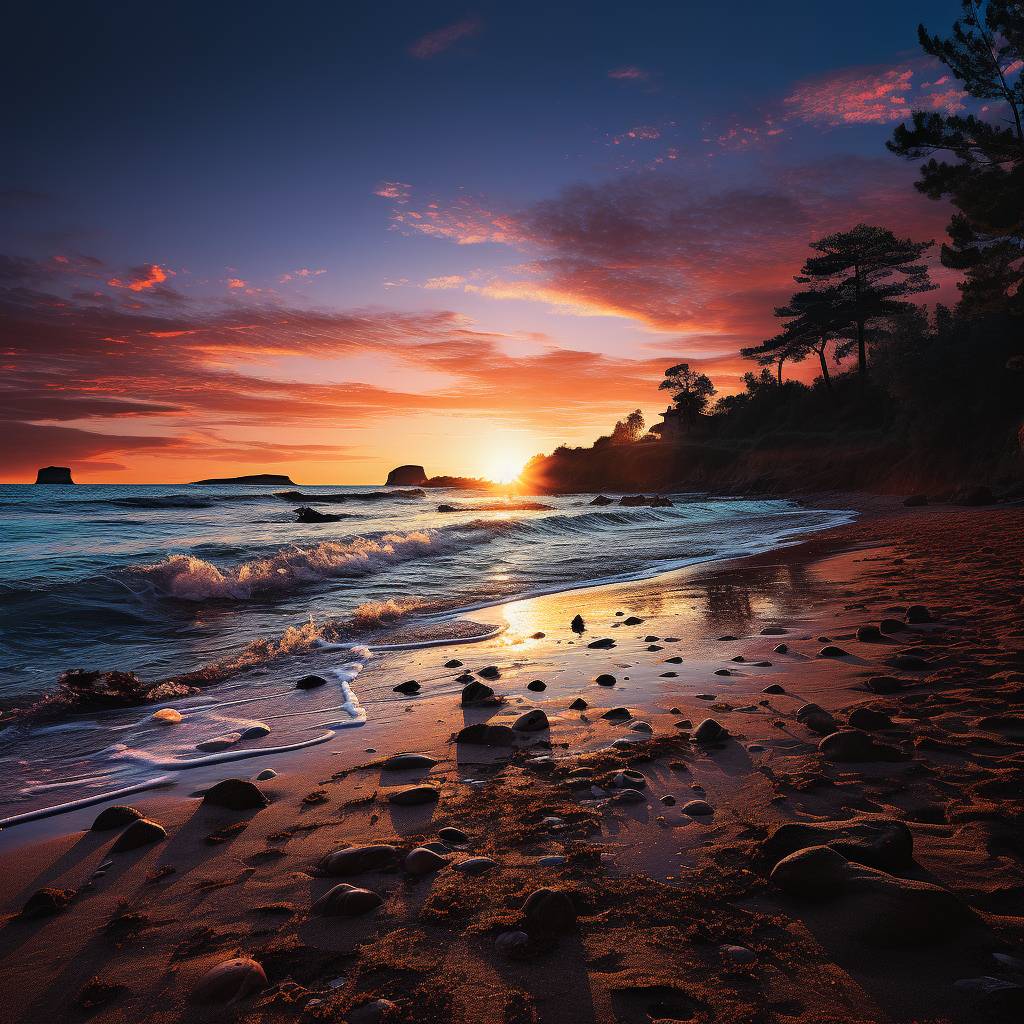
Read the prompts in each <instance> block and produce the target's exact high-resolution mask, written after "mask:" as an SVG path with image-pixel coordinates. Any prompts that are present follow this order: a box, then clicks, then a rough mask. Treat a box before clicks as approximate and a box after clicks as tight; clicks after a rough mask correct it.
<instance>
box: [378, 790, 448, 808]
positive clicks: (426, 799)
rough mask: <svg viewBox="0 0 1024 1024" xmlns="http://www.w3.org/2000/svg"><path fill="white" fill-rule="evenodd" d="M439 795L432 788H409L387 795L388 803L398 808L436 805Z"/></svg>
mask: <svg viewBox="0 0 1024 1024" xmlns="http://www.w3.org/2000/svg"><path fill="white" fill-rule="evenodd" d="M440 796H441V794H440V793H439V792H438V791H437V790H436V789H435V788H434V787H433V786H409V787H408V788H407V789H399V790H395V792H393V793H390V794H388V803H389V804H395V805H397V806H399V807H412V806H415V805H417V804H429V803H436V802H437V800H438V799H439V798H440Z"/></svg>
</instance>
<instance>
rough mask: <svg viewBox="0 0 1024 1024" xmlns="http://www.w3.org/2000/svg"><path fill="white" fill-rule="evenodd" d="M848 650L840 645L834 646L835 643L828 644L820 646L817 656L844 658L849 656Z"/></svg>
mask: <svg viewBox="0 0 1024 1024" xmlns="http://www.w3.org/2000/svg"><path fill="white" fill-rule="evenodd" d="M849 653H850V652H849V651H844V650H843V649H842V647H836V646H835V644H829V645H828V646H826V647H822V649H821V650H820V651H818V657H819V658H846V657H848V656H849Z"/></svg>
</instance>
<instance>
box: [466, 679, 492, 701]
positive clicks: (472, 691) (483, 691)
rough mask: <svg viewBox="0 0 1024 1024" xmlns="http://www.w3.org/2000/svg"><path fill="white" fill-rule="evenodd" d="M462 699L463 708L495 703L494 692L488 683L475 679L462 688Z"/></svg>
mask: <svg viewBox="0 0 1024 1024" xmlns="http://www.w3.org/2000/svg"><path fill="white" fill-rule="evenodd" d="M460 699H461V703H462V706H463V707H467V706H468V705H471V704H483V703H485V702H493V700H494V691H493V690H492V689H491V688H490V687H489V686H488V685H487V684H486V683H481V682H480V681H479V680H478V679H473V680H471V681H470V682H468V683H466V685H465V686H464V687H463V688H462V697H461V698H460Z"/></svg>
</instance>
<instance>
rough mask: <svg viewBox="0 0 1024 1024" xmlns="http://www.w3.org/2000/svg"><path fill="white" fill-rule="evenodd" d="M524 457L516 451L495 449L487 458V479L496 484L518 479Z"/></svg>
mask: <svg viewBox="0 0 1024 1024" xmlns="http://www.w3.org/2000/svg"><path fill="white" fill-rule="evenodd" d="M525 465H526V459H525V458H524V457H523V456H522V455H520V454H518V453H517V452H510V451H497V452H495V453H494V455H493V456H491V457H490V458H489V459H488V460H487V472H486V475H487V479H488V480H493V481H494V483H496V484H511V483H514V482H515V481H516V480H518V479H519V474H520V473H522V471H523V466H525Z"/></svg>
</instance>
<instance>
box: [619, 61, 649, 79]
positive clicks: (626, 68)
mask: <svg viewBox="0 0 1024 1024" xmlns="http://www.w3.org/2000/svg"><path fill="white" fill-rule="evenodd" d="M608 77H609V78H612V79H615V81H617V82H649V81H650V80H651V73H650V72H649V71H645V70H644V69H643V68H638V67H636V66H635V65H633V64H626V65H623V66H622V67H618V68H612V69H611V70H610V71H609V72H608Z"/></svg>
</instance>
